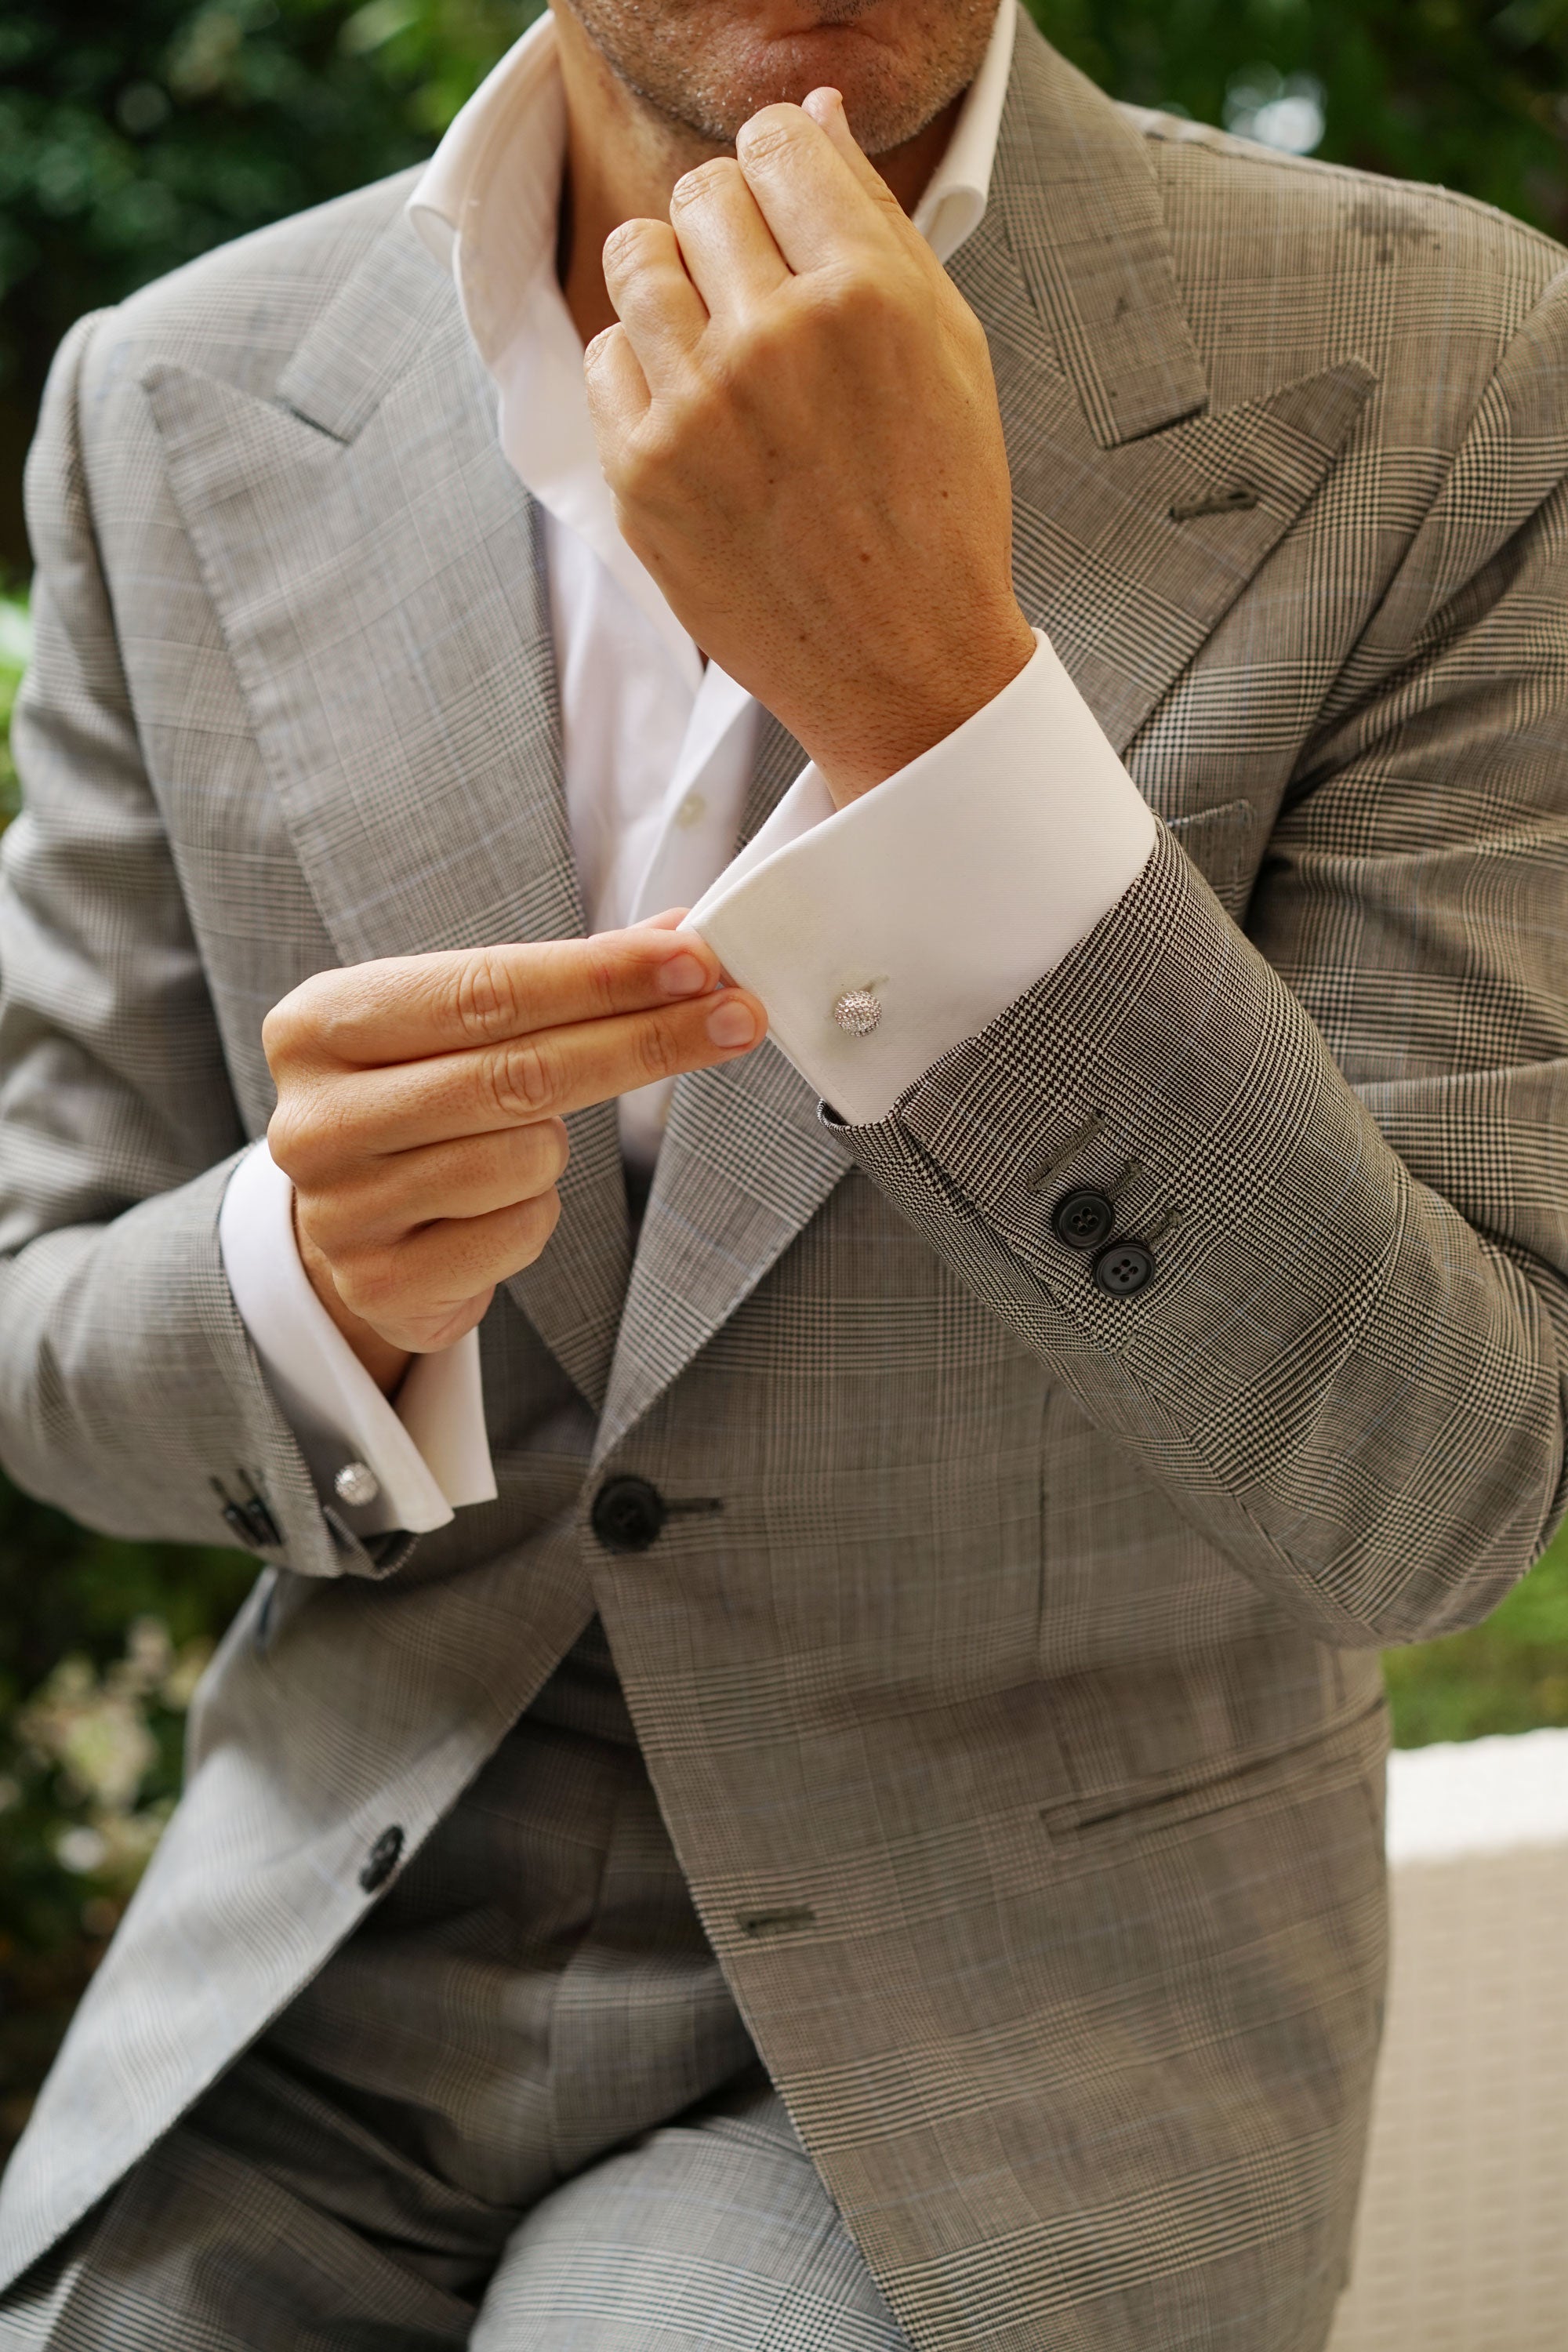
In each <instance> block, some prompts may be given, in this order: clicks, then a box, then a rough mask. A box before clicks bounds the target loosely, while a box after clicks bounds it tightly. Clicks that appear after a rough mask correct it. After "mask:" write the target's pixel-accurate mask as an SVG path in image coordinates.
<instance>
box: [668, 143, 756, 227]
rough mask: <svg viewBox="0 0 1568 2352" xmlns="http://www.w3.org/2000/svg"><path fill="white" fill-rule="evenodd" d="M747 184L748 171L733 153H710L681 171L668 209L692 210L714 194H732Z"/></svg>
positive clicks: (672, 190) (672, 191)
mask: <svg viewBox="0 0 1568 2352" xmlns="http://www.w3.org/2000/svg"><path fill="white" fill-rule="evenodd" d="M745 184H746V175H745V173H743V172H742V169H741V167H740V165H739V163H736V161H735V158H734V157H733V156H732V155H710V157H709V158H708V160H707V162H706V163H696V164H693V166H692V168H691V170H690V171H689V172H683V173H681V175H680V177H679V180H677V182H676V184H675V185H674V187H673V188H672V189H671V190H670V192H669V209H670V211H671V213H672V214H674V213H678V212H689V211H691V210H692V209H693V208H694V207H695V206H697V205H701V204H705V203H707V202H708V201H709V200H710V198H712V197H715V196H717V197H723V196H726V195H732V194H734V193H735V192H736V191H737V190H738V189H743V188H744V187H745Z"/></svg>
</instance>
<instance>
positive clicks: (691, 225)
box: [669, 155, 790, 323]
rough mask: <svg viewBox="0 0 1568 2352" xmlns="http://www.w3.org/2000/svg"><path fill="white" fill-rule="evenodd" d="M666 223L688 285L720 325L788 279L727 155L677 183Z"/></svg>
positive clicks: (753, 201) (741, 314) (749, 308)
mask: <svg viewBox="0 0 1568 2352" xmlns="http://www.w3.org/2000/svg"><path fill="white" fill-rule="evenodd" d="M669 218H670V225H671V226H672V227H673V229H674V231H675V236H676V240H677V242H678V244H679V247H680V257H681V259H682V261H683V262H684V263H685V265H686V268H687V270H688V272H689V275H690V278H691V279H692V282H693V284H694V285H695V286H696V288H697V290H698V292H699V294H700V296H701V297H702V299H703V302H704V303H705V304H706V306H707V308H708V310H709V312H710V315H711V316H712V317H713V318H714V319H717V320H721V322H724V323H728V322H729V321H731V320H739V319H743V318H744V317H745V316H746V315H747V313H748V312H749V311H752V310H754V309H755V308H756V306H757V305H758V304H759V303H760V302H763V301H765V300H766V299H767V298H768V296H769V295H770V294H772V293H774V292H775V291H776V290H777V289H778V288H779V287H781V286H782V285H783V284H784V281H785V280H786V278H788V277H789V274H790V273H789V270H788V268H786V266H785V263H784V256H783V254H782V253H781V252H780V251H779V249H778V247H777V246H776V245H775V243H774V242H773V232H772V231H771V229H770V228H769V227H768V225H767V223H766V221H765V220H764V219H763V215H762V213H761V211H760V210H759V209H758V205H757V200H756V198H755V197H754V196H753V195H752V192H751V190H750V188H749V187H748V186H747V185H746V180H745V174H744V173H742V170H741V167H740V165H739V164H738V163H736V162H735V161H734V159H733V157H732V156H729V155H720V156H716V157H715V158H714V159H713V161H712V162H711V163H700V164H699V165H698V167H697V169H696V170H695V171H694V172H688V173H686V175H685V177H684V178H683V179H679V180H678V181H677V182H676V184H675V188H674V191H673V193H672V194H671V196H670V199H669Z"/></svg>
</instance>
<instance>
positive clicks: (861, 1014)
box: [833, 988, 882, 1037]
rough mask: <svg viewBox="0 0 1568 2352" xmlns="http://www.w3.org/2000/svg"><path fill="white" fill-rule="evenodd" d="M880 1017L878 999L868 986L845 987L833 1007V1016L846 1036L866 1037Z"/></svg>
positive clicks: (880, 1008) (880, 1011)
mask: <svg viewBox="0 0 1568 2352" xmlns="http://www.w3.org/2000/svg"><path fill="white" fill-rule="evenodd" d="M881 1017H882V1006H881V1002H880V999H879V998H878V997H875V996H873V995H872V993H871V992H870V990H869V989H868V988H849V989H846V991H845V992H844V994H843V995H842V996H841V997H840V998H839V1000H838V1002H837V1004H836V1005H835V1006H834V1008H833V1018H834V1019H835V1021H837V1024H838V1026H839V1027H840V1029H842V1030H843V1032H844V1034H845V1035H846V1036H847V1037H868V1036H869V1035H870V1034H871V1032H872V1030H873V1029H874V1028H875V1027H876V1026H877V1024H878V1022H879V1021H880V1019H881Z"/></svg>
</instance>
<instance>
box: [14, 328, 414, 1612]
mask: <svg viewBox="0 0 1568 2352" xmlns="http://www.w3.org/2000/svg"><path fill="white" fill-rule="evenodd" d="M93 325H94V321H93V320H83V321H82V322H81V323H80V324H79V326H78V327H77V328H76V329H74V330H73V331H72V333H71V334H70V335H69V336H68V339H67V341H66V342H65V344H64V345H63V346H62V348H61V351H60V353H59V355H58V359H57V361H56V363H55V366H54V369H53V371H52V373H51V376H50V381H49V386H48V390H47V394H46V399H45V404H44V415H43V421H42V424H41V425H40V428H39V434H38V438H37V442H36V444H35V446H34V449H33V453H32V456H31V458H30V460H29V465H28V477H27V488H28V522H29V528H30V530H31V534H32V540H33V547H34V553H35V556H36V560H37V572H36V576H35V581H34V588H33V615H34V629H35V638H34V646H35V650H34V656H33V660H32V663H31V666H30V667H29V670H28V674H27V677H26V680H25V681H24V684H23V688H22V692H21V695H20V697H19V698H18V702H17V707H16V715H15V719H14V722H13V730H12V731H13V744H14V748H15V752H16V763H17V768H18V771H19V772H20V775H21V779H22V787H23V809H22V814H20V815H19V816H18V817H17V818H16V820H15V821H14V822H13V824H11V825H10V827H9V828H8V829H7V831H6V833H5V836H4V840H3V842H0V1461H3V1462H4V1464H5V1468H6V1470H7V1471H8V1472H9V1474H10V1475H11V1476H12V1477H14V1478H15V1479H16V1482H17V1483H18V1484H19V1485H20V1486H24V1487H26V1489H27V1490H28V1491H29V1492H31V1493H33V1494H35V1495H37V1496H41V1497H43V1498H44V1499H45V1500H47V1501H49V1502H53V1503H58V1505H59V1506H60V1507H62V1508H63V1509H66V1510H68V1511H70V1512H71V1513H72V1514H73V1515H74V1516H75V1517H78V1518H80V1519H84V1520H86V1521H87V1522H88V1523H89V1525H90V1526H93V1527H97V1528H102V1529H104V1530H105V1531H107V1532H108V1533H110V1534H113V1535H122V1536H136V1537H147V1538H167V1539H173V1540H175V1541H184V1542H197V1543H213V1542H217V1543H223V1542H225V1541H228V1542H238V1543H243V1544H245V1545H246V1546H247V1548H248V1549H252V1550H254V1551H256V1552H257V1553H258V1554H259V1555H260V1556H262V1557H263V1558H265V1559H268V1560H271V1561H275V1562H278V1563H279V1564H284V1565H287V1566H289V1567H290V1568H293V1569H298V1570H303V1571H305V1572H306V1573H310V1574H318V1575H337V1574H341V1573H342V1572H343V1571H344V1570H352V1571H357V1572H360V1573H363V1574H375V1573H379V1572H383V1571H384V1570H385V1569H386V1568H389V1567H391V1566H393V1565H395V1563H396V1560H397V1559H398V1557H399V1556H400V1552H399V1549H398V1543H397V1542H395V1541H394V1540H393V1539H387V1540H386V1541H385V1542H384V1543H383V1544H382V1545H381V1546H379V1547H376V1548H374V1556H373V1551H372V1550H367V1549H366V1548H365V1547H364V1546H363V1545H362V1544H361V1543H360V1542H359V1541H358V1540H357V1539H356V1538H354V1537H353V1535H352V1534H351V1533H350V1532H349V1530H348V1529H347V1528H343V1527H342V1526H340V1525H337V1524H335V1523H334V1518H333V1515H331V1513H324V1512H323V1510H322V1508H321V1505H320V1503H319V1502H318V1499H317V1496H316V1493H315V1490H314V1487H313V1486H312V1484H311V1480H310V1472H309V1470H308V1468H307V1466H306V1464H305V1462H304V1460H303V1457H302V1456H301V1454H300V1448H299V1446H298V1445H297V1444H296V1443H295V1440H294V1438H293V1435H292V1434H291V1433H290V1431H289V1426H288V1424H287V1423H286V1422H285V1421H284V1419H283V1417H282V1415H281V1413H280V1412H279V1409H278V1406H277V1404H276V1402H274V1400H273V1398H272V1396H271V1394H270V1392H269V1391H268V1387H267V1384H266V1381H264V1379H263V1377H262V1374H261V1371H260V1368H259V1366H258V1362H257V1359H256V1356H255V1353H254V1351H253V1350H252V1349H251V1347H250V1345H249V1343H248V1341H247V1337H246V1332H245V1328H244V1326H243V1324H242V1323H241V1321H240V1318H239V1315H238V1313H237V1309H236V1307H235V1304H234V1300H233V1297H231V1295H230V1292H229V1287H228V1285H227V1282H226V1279H225V1276H224V1271H223V1265H222V1261H221V1258H220V1255H219V1250H218V1236H217V1220H218V1210H219V1206H220V1203H221V1202H222V1198H223V1192H224V1188H225V1185H226V1182H227V1180H228V1176H229V1174H230V1171H231V1170H232V1167H233V1164H234V1161H235V1159H236V1157H237V1154H238V1152H239V1150H240V1149H241V1147H242V1145H243V1143H244V1140H245V1138H244V1135H243V1132H242V1129H241V1126H240V1119H239V1114H238V1111H237V1108H236V1105H235V1100H234V1096H233V1093H232V1090H231V1088H230V1086H229V1082H228V1076H227V1072H226V1067H225V1064H224V1057H223V1052H222V1047H221V1045H220V1042H219V1038H218V1033H217V1026H216V1019H215V1016H214V1013H213V1007H212V1004H211V1001H210V999H209V996H208V992H207V989H206V984H205V979H204V976H203V972H202V967H201V962H200V959H199V957H198V954H197V951H196V948H195V941H194V940H193V938H192V935H191V930H190V926H189V923H188V921H187V919H186V913H185V908H184V900H183V898H182V895H181V891H180V886H179V881H178V877H177V876H176V873H175V870H174V860H173V857H172V856H171V853H170V848H169V844H168V841H167V838H166V836H165V835H164V832H163V825H162V824H161V822H160V818H159V814H158V809H157V806H156V803H155V802H154V799H153V793H152V791H151V788H150V786H149V783H148V780H147V776H146V774H145V772H144V770H143V767H142V758H141V752H140V748H139V744H138V740H137V730H136V723H135V718H134V714H133V712H132V708H131V702H130V698H129V695H128V692H127V688H126V684H125V679H124V676H123V673H122V670H121V662H120V656H119V650H118V646H117V643H116V637H115V628H114V621H113V615H112V613H111V609H110V597H109V594H108V592H107V589H106V585H105V582H104V579H103V577H102V573H101V572H100V566H99V562H98V556H97V551H96V547H95V543H94V532H93V526H92V518H91V513H90V509H89V496H88V488H87V482H86V477H85V472H84V467H83V460H82V455H81V449H80V444H79V435H78V415H77V406H78V397H79V378H80V373H81V370H82V366H83V362H84V358H85V356H86V353H87V352H88V349H89V343H90V341H91V333H92V328H93ZM226 1514H227V1516H226ZM400 1540H401V1539H399V1541H400ZM402 1548H403V1549H406V1546H405V1545H404V1546H403V1547H402Z"/></svg>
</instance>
